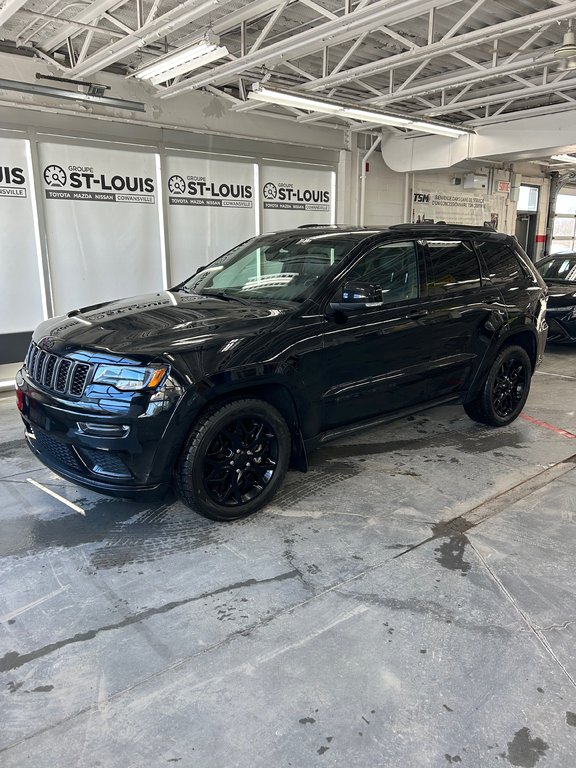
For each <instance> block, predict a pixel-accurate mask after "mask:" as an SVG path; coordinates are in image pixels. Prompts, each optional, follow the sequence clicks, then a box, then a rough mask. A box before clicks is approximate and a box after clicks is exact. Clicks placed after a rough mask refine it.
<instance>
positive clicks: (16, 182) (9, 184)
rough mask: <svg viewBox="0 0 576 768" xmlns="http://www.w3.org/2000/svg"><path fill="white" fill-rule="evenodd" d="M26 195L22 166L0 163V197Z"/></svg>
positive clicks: (24, 173) (24, 175)
mask: <svg viewBox="0 0 576 768" xmlns="http://www.w3.org/2000/svg"><path fill="white" fill-rule="evenodd" d="M2 143H4V142H2ZM27 196H28V191H27V184H26V171H25V170H24V168H21V167H20V166H18V165H0V197H27Z"/></svg>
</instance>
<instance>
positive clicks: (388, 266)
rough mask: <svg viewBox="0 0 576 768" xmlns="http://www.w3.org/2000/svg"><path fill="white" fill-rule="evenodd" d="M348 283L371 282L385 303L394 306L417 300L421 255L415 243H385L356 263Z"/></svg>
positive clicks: (347, 278) (347, 279) (347, 280)
mask: <svg viewBox="0 0 576 768" xmlns="http://www.w3.org/2000/svg"><path fill="white" fill-rule="evenodd" d="M346 282H359V283H372V284H373V285H376V286H378V288H381V289H382V301H383V302H384V303H386V304H392V303H395V302H397V301H407V300H408V299H415V298H417V297H418V256H417V255H416V247H415V244H414V243H410V242H408V243H382V244H381V245H377V246H376V247H375V248H374V249H373V250H371V251H369V252H368V253H367V254H366V255H365V256H364V257H363V258H362V260H361V261H360V262H359V263H358V264H356V266H355V267H354V268H353V269H352V271H351V272H350V273H349V275H348V276H347V277H346Z"/></svg>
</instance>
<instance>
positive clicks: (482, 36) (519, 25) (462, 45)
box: [302, 2, 576, 91]
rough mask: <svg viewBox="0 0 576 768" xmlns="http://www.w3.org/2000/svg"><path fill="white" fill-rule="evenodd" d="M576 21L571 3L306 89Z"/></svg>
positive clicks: (307, 87) (349, 71)
mask: <svg viewBox="0 0 576 768" xmlns="http://www.w3.org/2000/svg"><path fill="white" fill-rule="evenodd" d="M575 17H576V3H574V2H571V3H570V4H569V5H568V6H557V7H555V8H548V9H546V10H545V11H536V13H531V14H528V15H526V16H519V17H518V18H516V19H511V20H509V21H503V22H500V23H499V24H493V25H492V26H487V27H483V28H482V29H477V30H474V31H473V32H465V33H464V34H462V35H457V36H456V37H452V38H450V39H448V40H440V41H438V42H436V43H431V44H430V45H423V46H421V47H420V48H418V49H417V50H416V51H407V52H405V53H398V54H395V55H394V56H388V57H387V58H385V59H381V60H380V61H374V62H369V63H368V64H362V65H360V66H358V67H353V68H352V69H347V70H345V71H344V72H338V74H335V75H328V77H321V78H318V79H317V80H316V81H315V82H314V83H312V84H306V85H304V86H302V87H303V89H304V90H306V91H321V90H323V89H327V88H334V87H335V86H337V85H343V84H345V83H350V82H353V81H354V80H356V79H357V78H358V77H371V76H372V75H377V74H380V73H382V72H387V71H388V70H389V69H394V68H395V67H400V66H406V65H413V64H417V63H418V62H419V61H422V60H423V59H426V58H429V57H433V56H444V55H446V54H449V53H453V52H454V51H459V50H462V49H468V48H469V47H470V46H471V45H477V44H480V43H485V42H486V41H487V40H495V39H497V38H499V37H505V36H506V35H510V34H515V33H517V32H525V31H528V30H532V29H534V28H535V27H537V26H542V25H544V24H546V23H549V22H551V21H560V20H563V19H573V18H575Z"/></svg>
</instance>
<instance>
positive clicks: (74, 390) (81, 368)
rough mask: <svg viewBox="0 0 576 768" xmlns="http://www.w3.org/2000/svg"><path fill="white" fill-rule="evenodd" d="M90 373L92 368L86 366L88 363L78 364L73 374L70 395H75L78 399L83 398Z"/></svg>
mask: <svg viewBox="0 0 576 768" xmlns="http://www.w3.org/2000/svg"><path fill="white" fill-rule="evenodd" d="M89 371H90V366H89V365H86V363H76V366H75V368H74V371H73V373H72V383H71V384H70V394H72V395H75V396H76V397H81V396H82V392H84V386H85V384H86V379H87V378H88V373H89Z"/></svg>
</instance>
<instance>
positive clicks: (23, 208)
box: [0, 138, 43, 334]
mask: <svg viewBox="0 0 576 768" xmlns="http://www.w3.org/2000/svg"><path fill="white" fill-rule="evenodd" d="M29 173H30V171H29V168H28V159H27V157H26V141H24V140H22V139H8V138H6V139H4V138H3V139H0V253H1V254H2V258H1V259H0V334H4V333H18V332H23V331H30V330H32V328H34V326H35V325H37V324H38V323H39V322H40V321H41V320H42V319H43V318H42V298H41V292H40V275H39V272H38V263H39V261H38V254H37V250H36V238H35V235H34V218H33V209H32V206H33V204H34V200H33V196H32V195H31V194H30V175H29Z"/></svg>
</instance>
